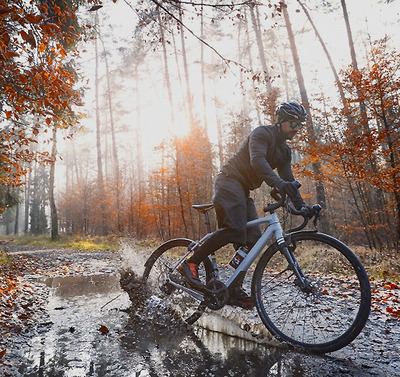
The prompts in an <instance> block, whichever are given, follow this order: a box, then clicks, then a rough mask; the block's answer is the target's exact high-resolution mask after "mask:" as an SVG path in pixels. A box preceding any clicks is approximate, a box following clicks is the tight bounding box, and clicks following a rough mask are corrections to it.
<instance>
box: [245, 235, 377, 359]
mask: <svg viewBox="0 0 400 377" xmlns="http://www.w3.org/2000/svg"><path fill="white" fill-rule="evenodd" d="M288 242H289V245H288V249H289V250H290V252H292V253H293V255H294V256H295V258H296V259H297V262H298V263H299V266H300V268H301V270H302V271H303V274H304V275H305V277H306V281H307V287H304V286H302V284H301V283H300V282H299V279H298V278H297V277H296V275H295V274H294V272H293V270H292V269H290V267H289V266H288V262H287V260H286V258H285V256H284V255H283V253H282V252H281V251H280V250H279V248H278V245H277V244H276V243H274V244H273V245H271V246H270V247H269V248H268V249H267V250H266V252H265V253H264V254H263V256H262V257H261V258H260V261H259V262H258V264H257V267H256V270H255V272H254V275H253V281H252V290H253V295H254V297H255V300H256V306H257V310H258V313H259V315H260V317H261V320H262V321H263V323H264V324H265V326H266V327H267V328H268V330H269V331H270V332H271V333H272V335H274V336H275V337H277V338H278V339H280V340H282V341H286V342H288V343H291V344H293V345H295V346H297V347H300V348H303V349H306V350H308V351H311V352H316V353H326V352H332V351H335V350H338V349H340V348H343V347H345V346H346V345H347V344H349V343H350V342H351V341H353V340H354V339H355V338H356V337H357V335H358V334H359V333H360V332H361V330H362V329H363V328H364V326H365V323H366V321H367V319H368V315H369V312H370V306H371V289H370V284H369V280H368V276H367V274H366V272H365V269H364V267H363V266H362V264H361V262H360V260H359V259H358V258H357V257H356V256H355V255H354V253H353V252H352V251H351V250H350V249H349V248H348V247H347V246H346V245H344V244H343V243H342V242H340V241H338V240H336V239H335V238H333V237H330V236H328V235H325V234H321V233H315V232H298V233H293V234H292V235H291V236H290V237H289V238H288Z"/></svg>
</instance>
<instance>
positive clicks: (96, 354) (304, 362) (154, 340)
mask: <svg viewBox="0 0 400 377" xmlns="http://www.w3.org/2000/svg"><path fill="white" fill-rule="evenodd" d="M122 277H123V278H124V274H122ZM120 279H121V277H120V275H119V274H116V273H115V272H114V274H110V273H104V274H97V275H96V274H95V275H91V276H68V277H55V278H49V279H47V280H45V282H44V283H45V285H46V286H47V287H48V290H49V295H48V301H47V305H46V307H45V311H44V312H45V315H44V317H46V323H42V324H38V326H37V329H36V331H35V332H34V335H29V336H25V337H23V336H19V337H16V340H15V342H14V344H13V345H12V347H10V349H11V348H12V349H13V354H12V355H11V354H7V355H6V356H7V357H6V358H5V359H6V361H4V360H3V361H4V363H3V365H1V364H0V368H2V366H3V367H4V368H3V370H2V369H0V375H1V376H2V375H4V376H7V377H8V376H12V377H20V376H23V377H42V376H46V377H61V376H63V377H64V376H65V377H81V376H82V377H83V376H97V377H147V376H151V377H153V376H157V377H158V376H161V377H168V376H171V377H179V376H182V377H192V376H210V377H211V376H213V377H219V376H221V377H222V376H223V377H226V376H227V377H229V376H238V377H239V376H240V377H242V376H246V377H252V376H254V377H258V376H275V377H303V376H307V377H309V376H321V375H322V376H325V377H328V376H337V375H341V374H345V375H349V376H369V375H371V374H369V373H367V372H365V370H362V369H359V368H357V367H355V366H354V364H352V363H351V362H347V361H346V360H339V359H336V358H330V357H316V356H310V355H303V354H299V353H295V352H291V351H290V350H288V349H287V348H285V347H282V345H279V346H274V345H272V346H271V344H272V343H269V344H266V342H264V343H260V342H257V341H254V337H253V338H252V335H251V334H250V335H249V332H248V331H247V332H246V331H243V329H241V328H240V327H239V326H238V325H236V324H235V323H234V322H232V321H229V319H228V318H223V317H221V316H218V314H217V313H210V314H207V315H205V316H204V318H202V322H199V323H200V324H201V325H202V326H204V327H206V328H208V329H212V330H214V331H210V330H207V329H205V328H202V327H188V326H187V325H186V323H185V322H183V321H182V320H181V318H180V317H179V315H178V314H177V311H175V310H174V308H171V307H168V306H166V304H165V302H164V301H163V300H161V299H159V298H158V297H157V296H154V295H152V293H154V292H148V289H147V290H146V289H144V287H142V286H141V284H140V282H138V281H137V280H136V281H135V280H132V281H127V282H126V284H131V288H132V289H131V292H130V296H129V295H128V294H127V293H126V292H125V291H123V290H122V289H121V287H120ZM123 280H124V279H122V281H123ZM132 292H134V293H135V294H132ZM132 303H133V304H132ZM227 310H228V309H227ZM230 310H232V311H233V312H232V313H227V315H228V314H229V315H233V314H234V313H236V312H235V311H234V309H229V311H230ZM221 332H225V333H227V334H230V335H231V336H227V335H225V334H222V333H221ZM246 337H247V338H246ZM2 373H4V374H2ZM375 375H376V374H375Z"/></svg>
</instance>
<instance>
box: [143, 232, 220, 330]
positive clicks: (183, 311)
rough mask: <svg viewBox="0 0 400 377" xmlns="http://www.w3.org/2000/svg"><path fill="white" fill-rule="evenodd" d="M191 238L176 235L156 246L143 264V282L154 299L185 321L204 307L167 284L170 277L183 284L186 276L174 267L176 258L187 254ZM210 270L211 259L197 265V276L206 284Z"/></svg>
mask: <svg viewBox="0 0 400 377" xmlns="http://www.w3.org/2000/svg"><path fill="white" fill-rule="evenodd" d="M193 242H194V241H192V240H190V239H187V238H177V239H173V240H170V241H167V242H166V243H164V244H162V245H161V246H159V247H158V248H157V249H156V250H155V251H154V252H153V253H152V254H151V256H150V257H149V259H148V260H147V261H146V263H145V270H144V273H143V282H144V283H146V284H147V286H148V287H149V288H150V292H151V294H152V297H153V298H156V299H162V300H163V301H164V302H166V303H167V304H168V305H169V306H170V307H171V308H172V309H174V310H175V311H176V312H178V313H179V314H180V316H181V317H182V318H183V319H184V320H186V322H188V323H190V324H192V323H194V322H195V321H196V320H197V319H198V318H199V317H200V316H201V314H202V311H203V310H204V307H203V305H201V303H200V301H199V300H197V299H195V298H193V297H192V296H190V295H189V294H188V293H185V292H183V291H181V290H179V289H177V288H175V287H174V286H173V285H171V284H168V283H166V279H167V277H169V278H170V279H171V280H172V281H174V282H175V283H178V284H181V285H185V284H186V282H185V278H184V277H183V276H182V275H181V274H180V273H179V272H178V270H177V269H175V270H173V268H174V267H175V265H176V264H177V263H178V261H179V260H180V259H181V258H182V257H183V256H184V255H185V254H186V253H187V251H188V247H189V245H190V244H191V243H193ZM211 270H212V266H211V262H210V261H209V259H206V260H205V262H204V263H201V264H200V266H199V278H200V279H201V280H202V281H203V282H204V284H205V283H206V281H207V279H206V276H207V274H208V273H209V272H210V271H211Z"/></svg>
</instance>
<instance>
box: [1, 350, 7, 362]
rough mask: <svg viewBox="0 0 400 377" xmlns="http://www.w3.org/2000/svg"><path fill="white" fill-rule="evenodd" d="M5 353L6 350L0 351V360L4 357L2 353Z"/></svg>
mask: <svg viewBox="0 0 400 377" xmlns="http://www.w3.org/2000/svg"><path fill="white" fill-rule="evenodd" d="M6 353H7V350H3V351H1V352H0V360H1V359H2V358H3V357H4V355H5V354H6Z"/></svg>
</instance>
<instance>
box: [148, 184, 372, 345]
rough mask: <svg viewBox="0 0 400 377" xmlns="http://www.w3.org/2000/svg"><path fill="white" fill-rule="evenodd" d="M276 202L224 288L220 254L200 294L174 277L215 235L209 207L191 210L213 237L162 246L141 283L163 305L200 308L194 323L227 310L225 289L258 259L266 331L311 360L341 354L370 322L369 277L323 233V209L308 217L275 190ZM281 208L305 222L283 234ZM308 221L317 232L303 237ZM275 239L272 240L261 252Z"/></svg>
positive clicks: (255, 278) (257, 285) (206, 265)
mask: <svg viewBox="0 0 400 377" xmlns="http://www.w3.org/2000/svg"><path fill="white" fill-rule="evenodd" d="M271 196H272V197H273V198H274V199H275V202H274V203H270V204H268V205H267V206H266V207H265V208H264V212H265V213H269V215H266V216H264V217H261V218H259V219H256V220H252V221H249V222H248V223H247V226H248V227H251V226H257V225H261V224H267V225H268V226H267V227H266V229H265V230H264V232H263V234H262V236H261V238H260V239H259V240H258V242H257V243H256V244H255V245H254V246H253V247H252V249H251V250H249V251H248V253H247V255H246V256H245V258H244V259H243V260H242V261H241V263H240V264H239V266H238V267H237V268H236V269H235V270H234V272H233V273H232V274H231V276H229V277H228V278H227V280H226V281H225V282H222V281H221V278H220V273H219V272H220V269H219V268H218V264H217V261H216V256H215V254H212V255H211V256H209V257H208V258H207V259H206V260H205V261H204V262H203V263H202V265H201V268H200V269H199V277H200V278H201V279H202V280H203V281H205V286H204V289H203V290H202V291H198V290H195V289H193V288H191V287H190V286H188V285H187V284H186V281H185V279H184V278H183V276H182V275H181V274H180V273H179V272H178V270H177V268H178V266H179V265H180V263H181V262H182V261H183V260H184V259H186V258H187V257H188V256H189V255H190V254H191V253H192V252H193V251H194V250H196V248H197V247H199V246H200V245H201V244H202V243H203V242H204V241H205V240H206V239H207V238H208V237H210V235H211V234H212V232H211V225H210V218H209V211H210V210H211V209H212V208H213V205H212V204H202V205H193V208H195V209H196V210H198V211H199V212H200V213H202V214H204V216H205V220H206V225H207V231H208V233H207V234H206V235H205V236H204V237H203V238H202V239H201V240H199V241H197V242H196V241H193V240H190V239H187V238H177V239H172V240H169V241H167V242H165V243H163V244H162V245H161V246H159V247H158V248H157V249H156V250H155V251H154V252H153V253H152V254H151V256H150V257H149V258H148V260H147V261H146V263H145V270H144V273H143V278H142V279H143V281H144V282H145V283H147V284H148V283H149V282H155V283H156V284H157V289H159V291H158V292H159V293H161V294H162V295H164V297H165V298H174V299H175V304H176V305H178V306H179V307H180V308H184V307H186V306H185V303H188V304H189V307H190V306H191V305H193V304H194V303H195V302H197V304H198V303H199V305H198V307H197V309H196V310H195V311H194V313H192V314H191V315H190V316H189V317H188V318H187V319H186V322H188V323H189V324H193V323H194V322H195V321H197V319H199V318H200V316H201V315H202V313H203V312H204V311H205V310H206V309H207V308H209V309H211V310H219V309H221V308H222V307H224V306H225V305H226V304H227V303H228V298H229V290H228V288H229V287H230V286H231V285H232V284H234V282H235V281H236V280H237V279H238V278H239V277H240V276H241V275H242V274H246V272H247V271H248V270H249V268H250V266H251V265H252V264H253V263H254V262H255V261H256V260H257V259H258V261H256V266H255V269H254V272H253V275H252V279H251V294H252V297H253V299H254V302H255V306H256V308H257V312H258V315H259V317H260V319H261V321H262V323H263V324H264V325H265V327H266V328H267V329H268V330H269V332H270V333H271V334H272V335H273V336H274V337H275V338H277V339H278V340H280V341H283V342H287V343H289V344H291V345H293V346H295V347H297V348H301V349H303V350H306V351H310V352H313V353H328V352H333V351H336V350H338V349H341V348H343V347H345V346H347V345H348V344H349V343H350V342H352V341H353V340H354V339H355V338H356V337H357V336H358V335H359V334H360V332H361V331H362V329H363V328H364V326H365V324H366V322H367V320H368V316H369V312H370V306H371V288H370V283H369V279H368V276H367V273H366V271H365V269H364V267H363V265H362V263H361V262H360V260H359V259H358V257H357V256H356V255H355V254H354V253H353V252H352V251H351V250H350V249H349V248H348V247H347V246H346V245H345V244H344V243H342V242H341V241H339V240H338V239H336V238H334V237H332V236H329V235H327V234H323V233H320V232H319V231H318V226H317V224H318V220H319V219H320V211H321V207H320V206H319V205H314V206H313V211H314V215H313V216H312V217H311V218H310V217H309V216H305V215H304V214H303V213H302V212H300V211H297V210H295V209H294V208H293V207H291V206H290V205H289V202H288V200H286V198H285V196H284V195H282V194H280V193H279V192H278V191H277V190H276V189H274V190H273V191H272V192H271ZM279 207H284V208H286V209H287V211H288V212H289V213H290V214H291V215H294V216H303V221H302V223H301V224H300V225H299V226H297V227H294V228H292V229H289V231H288V232H287V233H285V232H284V231H283V227H282V224H281V222H280V220H279V217H278V215H277V213H276V212H275V210H276V209H278V208H279ZM310 220H313V223H314V229H312V230H303V229H304V228H305V227H306V226H307V224H308V222H309V221H310ZM273 236H275V241H274V242H272V244H271V245H270V246H268V248H267V249H266V250H265V251H264V249H265V248H266V247H267V244H268V242H269V241H270V240H271V238H272V237H273ZM263 251H264V252H263ZM259 256H260V257H259ZM258 257H259V258H258ZM224 271H225V270H224ZM172 300H173V299H172ZM197 304H196V305H197ZM192 308H193V307H192ZM183 311H184V315H187V312H186V311H185V310H183Z"/></svg>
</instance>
